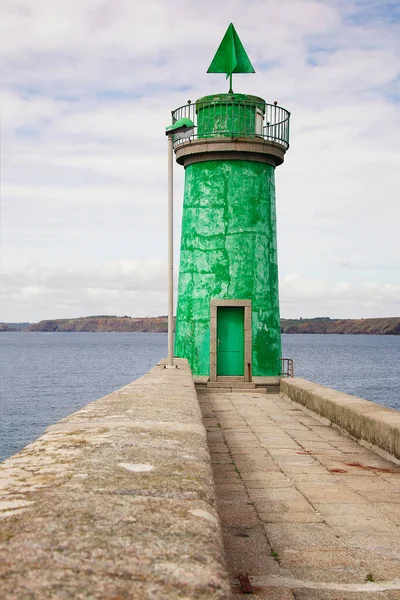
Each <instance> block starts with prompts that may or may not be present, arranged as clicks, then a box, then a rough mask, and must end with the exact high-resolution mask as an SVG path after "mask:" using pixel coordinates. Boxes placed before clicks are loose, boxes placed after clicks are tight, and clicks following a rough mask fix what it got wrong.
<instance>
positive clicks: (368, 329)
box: [281, 317, 400, 335]
mask: <svg viewBox="0 0 400 600" xmlns="http://www.w3.org/2000/svg"><path fill="white" fill-rule="evenodd" d="M281 332H282V333H340V334H349V333H353V334H364V335H365V334H374V335H400V317H384V318H381V319H329V318H316V319H281Z"/></svg>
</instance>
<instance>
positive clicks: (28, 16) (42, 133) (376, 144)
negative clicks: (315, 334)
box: [0, 0, 400, 320]
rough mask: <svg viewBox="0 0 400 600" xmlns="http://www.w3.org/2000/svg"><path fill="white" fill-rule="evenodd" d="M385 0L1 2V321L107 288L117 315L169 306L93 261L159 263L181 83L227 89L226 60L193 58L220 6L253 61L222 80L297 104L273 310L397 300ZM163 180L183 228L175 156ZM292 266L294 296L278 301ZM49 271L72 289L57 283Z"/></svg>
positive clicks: (93, 296) (209, 52)
mask: <svg viewBox="0 0 400 600" xmlns="http://www.w3.org/2000/svg"><path fill="white" fill-rule="evenodd" d="M391 6H393V5H392V4H391V3H390V2H386V1H385V0H383V1H382V0H368V1H365V2H361V3H360V2H356V1H355V0H324V1H322V0H285V2H282V1H281V0H270V1H269V2H265V1H264V0H229V1H228V0H221V1H220V2H219V3H218V6H217V5H216V4H215V2H212V1H211V0H205V1H204V2H202V3H193V2H188V1H187V0H172V1H171V2H168V3H166V2H162V1H161V0H137V1H135V2H131V1H130V0H119V1H118V2H111V0H102V1H100V0H87V1H85V2H81V1H80V0H69V2H67V3H65V2H62V1H61V0H51V1H50V0H41V1H40V2H34V0H20V1H19V2H18V3H15V2H14V1H13V0H3V2H2V3H1V6H0V67H1V70H2V78H1V81H0V106H1V120H2V132H1V133H2V197H1V205H2V221H1V230H2V231H1V270H2V271H3V273H4V275H3V279H5V277H6V278H7V282H8V283H7V286H8V285H11V284H10V281H13V278H14V281H18V282H19V283H18V286H19V287H18V286H17V288H18V290H20V291H15V294H16V295H15V296H13V298H12V302H11V303H9V304H7V302H9V300H7V298H9V296H4V294H5V292H4V291H3V292H1V293H2V294H3V299H2V306H1V310H2V313H1V315H0V319H8V320H19V319H22V318H29V319H37V318H41V317H43V318H44V317H46V316H48V315H49V314H50V313H51V314H53V313H52V311H53V307H55V306H58V308H57V311H56V312H57V315H58V316H63V314H61V313H64V314H66V315H70V314H71V312H73V313H74V314H76V313H78V314H83V313H84V312H85V311H86V310H87V311H90V312H92V313H93V312H94V310H95V307H94V306H92V304H90V302H91V303H93V302H95V303H96V307H97V306H98V310H99V312H101V313H104V312H106V307H105V306H102V305H101V302H102V301H104V303H108V304H107V306H108V307H109V309H107V311H109V310H110V309H111V307H112V306H114V307H115V310H113V311H112V312H119V311H118V310H117V308H118V307H121V311H120V312H122V313H123V314H126V313H128V314H133V313H134V312H135V311H138V312H139V313H141V314H144V313H143V310H145V309H146V311H148V313H149V314H150V313H151V312H152V311H153V313H152V314H157V313H158V312H165V310H164V309H162V308H161V307H162V305H163V300H161V298H162V293H163V292H162V290H161V289H159V288H157V289H153V288H151V289H147V288H146V289H145V288H144V287H140V288H137V289H136V288H135V289H130V287H129V286H130V285H131V284H130V283H127V284H126V285H127V286H128V288H129V289H128V288H125V287H124V285H125V284H123V283H121V284H117V283H116V281H115V277H114V276H112V275H111V274H110V273H109V272H108V271H107V269H105V273H103V276H104V278H105V279H104V278H103V279H102V276H101V274H100V271H99V269H100V267H98V266H96V265H106V264H111V265H113V267H110V268H111V270H112V271H113V272H115V273H118V276H119V277H121V280H123V279H124V277H125V274H124V272H123V271H121V270H120V269H121V267H120V266H119V267H117V266H116V265H122V264H131V265H132V264H135V265H140V263H141V262H142V261H143V265H145V267H144V268H149V269H150V270H149V272H150V273H152V272H153V271H152V269H153V267H151V268H150V267H148V265H149V264H150V263H149V262H148V261H149V260H150V261H151V260H155V261H159V264H162V263H163V257H164V256H165V243H166V156H165V150H166V147H165V146H166V142H165V136H164V135H163V131H164V127H165V125H166V124H167V123H168V121H169V119H170V110H171V109H173V108H176V107H177V106H180V105H181V104H185V103H186V101H187V99H188V98H190V99H192V100H194V99H195V98H196V97H199V96H201V95H204V94H207V93H212V92H215V91H220V90H223V89H225V87H226V83H225V80H224V76H223V75H207V74H206V73H205V71H206V69H207V67H208V64H209V62H210V60H211V58H212V56H213V53H214V52H215V50H216V48H217V45H218V43H219V41H220V39H221V37H222V35H223V33H224V31H225V29H226V26H227V25H228V22H229V21H231V20H232V21H233V22H234V23H235V26H236V27H237V29H238V32H239V35H240V36H241V39H242V41H243V42H244V45H245V47H246V49H247V51H248V53H249V55H250V57H251V59H252V60H253V62H254V64H255V68H256V71H257V73H256V75H252V76H248V75H243V76H242V75H239V76H237V77H235V78H234V82H236V83H235V89H237V90H238V91H244V92H247V93H254V94H258V95H261V96H263V97H265V98H266V99H267V101H269V102H273V101H274V100H275V99H276V100H278V101H279V103H280V104H281V105H283V106H285V107H287V108H288V109H289V110H291V112H292V135H291V148H290V150H289V152H288V155H287V159H286V162H285V164H284V165H283V166H281V167H280V168H279V169H278V170H277V203H278V225H279V239H278V243H279V257H280V274H281V277H282V294H283V297H282V307H283V308H282V314H283V316H285V310H286V308H285V307H287V309H288V310H290V311H291V316H296V314H295V312H292V311H299V312H298V313H297V316H300V313H302V314H303V316H305V314H304V313H305V312H306V309H309V310H311V313H309V316H312V315H313V314H321V313H324V314H327V315H329V314H331V315H332V316H334V315H335V314H337V312H335V311H339V312H340V314H341V316H347V315H348V316H350V315H351V316H368V315H367V314H366V313H367V312H369V314H370V313H371V312H374V313H376V316H379V315H380V314H381V312H380V311H383V312H384V311H389V310H390V309H391V307H392V308H393V311H392V313H393V314H399V308H400V303H399V302H398V296H396V293H397V292H392V291H391V290H392V289H394V290H396V289H397V287H396V286H398V285H400V267H399V244H398V233H397V230H398V222H399V221H400V208H399V207H400V204H399V202H398V190H399V189H400V158H399V157H400V153H399V143H400V138H399V133H398V132H399V131H400V110H399V107H400V83H399V82H400V73H399V64H400V25H399V23H400V22H399V20H398V18H397V19H396V18H395V16H394V15H395V13H394V12H393V11H394V9H393V8H392V9H391V8H390V7H391ZM210 15H212V17H211V16H210ZM175 179H176V184H177V187H176V225H177V227H176V236H177V238H178V237H179V220H180V205H181V196H182V182H183V172H182V169H180V168H177V169H176V170H175ZM178 246H179V243H178V240H177V242H176V253H177V252H178ZM176 260H178V256H177V254H176ZM126 261H128V263H126ZM135 261H136V262H135ZM67 264H70V265H72V266H71V269H72V271H71V272H70V273H69V272H68V269H67V268H66V267H65V266H64V265H67ZM80 264H85V265H86V267H85V269H84V271H82V276H81V277H79V276H78V274H79V273H78V271H79V269H78V270H77V268H76V265H80ZM41 265H47V267H46V269H47V270H46V269H45V268H44V267H43V266H41ZM146 265H147V266H146ZM132 268H133V267H132ZM135 269H139V266H136V267H135ZM101 270H102V269H101ZM133 272H135V273H138V272H137V271H132V272H131V271H129V272H128V273H127V276H128V279H129V276H133V275H132V273H133ZM294 272H295V273H298V274H299V279H298V280H293V281H294V283H292V284H290V285H291V288H290V294H291V296H290V297H291V298H294V299H295V298H298V301H297V300H296V301H294V302H293V303H292V302H291V300H290V304H288V302H289V300H287V299H285V298H286V296H285V294H286V292H285V290H286V289H288V288H287V286H288V285H289V284H288V283H287V278H288V277H289V281H290V274H292V273H294ZM57 273H59V275H58V280H64V281H66V282H68V286H69V287H68V289H67V285H65V286H64V288H54V282H55V281H57ZM72 273H74V275H72ZM344 275H345V276H346V277H344ZM85 277H87V280H91V281H92V283H93V287H90V288H89V287H87V286H86V287H85V282H84V281H83V279H85ZM141 277H142V279H141V278H140V277H139V279H138V281H141V282H142V283H143V282H144V281H145V280H144V279H143V277H144V275H143V274H142V276H141ZM24 278H27V282H26V286H25V287H23V289H24V292H23V293H22V292H21V289H22V288H21V285H22V284H21V282H23V280H24ZM304 280H307V281H311V282H312V283H310V285H309V286H308V287H307V286H306V287H307V289H308V292H307V293H308V294H309V295H310V296H307V297H304V285H303V283H302V282H303V281H304ZM342 281H346V282H347V285H349V286H350V288H349V290H347V292H346V293H345V290H344V289H342V288H341V287H340V285H341V283H340V282H342ZM285 282H286V283H285ZM323 282H324V283H323ZM366 282H371V286H370V287H368V286H366ZM15 285H17V284H15ZM138 285H139V284H138ZM149 285H150V284H149ZM107 286H109V287H107ZM121 286H122V287H121ZM296 286H298V289H297V294H296ZM321 286H322V288H321ZM324 286H325V287H324ZM338 286H339V287H338ZM4 288H5V285H4V284H3V290H4ZM7 289H8V288H7ZM57 289H59V290H61V289H63V292H62V293H61V291H58V292H57V291H56V290H57ZM89 289H90V290H91V291H90V292H88V291H87V290H89ZM96 290H101V291H100V292H97V291H96ZM321 290H324V291H323V292H322V291H321ZM338 290H339V291H340V290H342V291H340V294H339V291H338ZM8 293H9V292H7V294H8ZM57 294H58V295H57ZM338 294H339V296H338ZM352 294H353V295H352ZM354 294H355V295H354ZM393 294H394V295H393ZM363 297H364V300H362V298H363ZM393 298H394V299H393ZM89 301H90V302H89ZM360 301H361V303H360ZM335 302H336V304H335ZM337 303H339V304H337ZM129 306H132V309H129ZM5 307H8V308H7V309H6V308H5ZM142 309H143V310H142ZM96 310H97V309H96ZM357 310H359V311H360V312H359V313H357ZM329 311H331V312H329ZM362 311H366V313H365V314H364V313H362ZM22 314H23V315H24V316H22ZM146 314H147V312H146ZM388 314H389V313H388Z"/></svg>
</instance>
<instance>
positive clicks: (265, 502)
mask: <svg viewBox="0 0 400 600" xmlns="http://www.w3.org/2000/svg"><path fill="white" fill-rule="evenodd" d="M199 399H200V402H201V406H202V410H203V416H204V422H205V425H206V426H207V430H208V439H209V447H210V451H211V457H212V461H213V467H214V479H215V483H216V489H217V499H218V508H219V513H220V517H221V521H222V527H223V533H224V543H225V549H226V554H227V561H228V568H229V571H230V576H231V583H232V586H233V589H234V598H236V597H237V598H239V597H241V596H242V594H241V591H240V584H239V579H238V575H239V573H243V572H244V573H247V574H248V575H249V579H250V582H251V584H252V586H253V595H252V596H250V597H252V598H259V599H270V600H271V599H272V600H278V599H279V600H290V599H293V598H295V599H296V600H361V599H363V600H375V599H379V600H388V599H391V600H395V599H397V600H399V599H400V466H399V465H397V464H395V463H393V462H390V461H388V460H385V459H383V458H382V457H380V456H378V455H377V454H375V453H374V452H372V451H370V450H368V449H366V448H364V447H362V446H361V445H360V444H358V443H357V442H356V441H353V440H352V439H350V438H349V437H348V436H345V435H343V434H341V433H340V432H339V431H336V430H334V429H333V428H332V427H331V426H329V424H328V422H325V424H323V423H322V420H321V419H319V418H318V420H317V418H313V417H312V415H311V414H310V413H308V412H306V411H305V410H304V409H303V408H302V407H301V406H299V405H298V404H296V403H294V402H292V401H291V400H290V399H289V398H287V397H281V396H279V395H277V394H274V395H268V394H257V393H256V392H255V391H251V390H249V391H247V392H246V393H221V391H220V390H207V389H203V390H201V391H200V390H199Z"/></svg>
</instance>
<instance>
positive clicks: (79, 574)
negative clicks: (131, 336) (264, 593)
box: [0, 360, 230, 600]
mask: <svg viewBox="0 0 400 600" xmlns="http://www.w3.org/2000/svg"><path fill="white" fill-rule="evenodd" d="M177 362H178V366H179V369H176V370H168V369H164V368H163V365H162V364H160V365H158V366H156V367H155V368H154V369H152V370H151V371H150V372H149V373H148V374H147V375H145V376H144V377H142V378H141V379H138V380H137V381H135V382H134V383H132V384H130V385H128V386H126V387H124V388H122V389H120V390H118V391H116V392H114V393H112V394H110V395H109V396H106V397H105V398H103V399H101V400H97V401H96V402H93V403H91V404H89V405H87V406H85V408H83V409H82V410H80V411H78V412H76V413H74V414H73V415H71V416H69V417H67V418H65V419H63V420H62V421H60V422H59V423H57V424H56V425H53V426H52V427H50V428H49V429H48V430H47V433H46V434H45V435H44V436H42V437H41V438H39V439H38V440H37V441H36V442H34V443H33V444H30V445H29V446H27V447H26V448H25V449H24V450H23V451H22V452H20V453H19V454H17V455H15V456H13V457H11V458H9V459H8V460H6V461H5V462H3V463H2V464H1V465H0V598H1V600H16V599H18V600H19V599H21V600H28V599H29V600H47V599H57V600H58V599H62V600H64V599H70V598H74V599H82V600H88V599H90V600H94V599H96V600H97V599H98V600H122V599H124V600H125V599H129V600H131V599H134V600H136V599H138V600H139V599H140V600H144V599H155V598H156V599H160V600H164V599H167V600H168V599H171V600H175V599H176V598H195V599H204V600H206V599H207V600H208V599H209V598H211V599H216V600H217V599H218V600H219V599H225V598H229V597H230V589H229V582H228V579H227V574H226V571H225V565H224V553H223V546H222V539H221V532H220V526H219V519H218V514H217V511H216V508H215V492H214V485H213V480H212V470H211V462H210V455H209V451H208V448H207V441H206V432H205V429H204V427H203V423H202V418H201V413H200V409H199V405H198V402H197V395H196V391H195V388H194V384H193V380H192V376H191V372H190V369H189V368H188V366H187V362H186V361H184V360H182V361H181V360H178V361H177Z"/></svg>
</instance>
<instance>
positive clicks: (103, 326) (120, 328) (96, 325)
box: [0, 315, 400, 335]
mask: <svg viewBox="0 0 400 600" xmlns="http://www.w3.org/2000/svg"><path fill="white" fill-rule="evenodd" d="M167 330H168V321H167V317H166V316H161V317H128V316H124V317H118V316H116V315H96V316H92V317H81V318H77V319H50V320H45V321H40V322H39V323H0V333H1V332H5V331H7V332H11V331H12V332H18V331H42V332H47V333H53V332H127V333H129V332H143V333H144V332H148V333H166V332H167ZM281 333H292V334H293V333H299V334H301V333H315V334H331V333H336V334H364V335H365V334H370V335H400V317H383V318H376V319H330V318H329V317H316V318H313V319H281Z"/></svg>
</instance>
